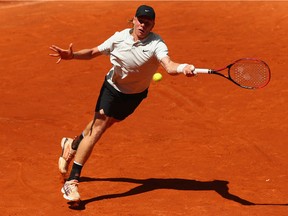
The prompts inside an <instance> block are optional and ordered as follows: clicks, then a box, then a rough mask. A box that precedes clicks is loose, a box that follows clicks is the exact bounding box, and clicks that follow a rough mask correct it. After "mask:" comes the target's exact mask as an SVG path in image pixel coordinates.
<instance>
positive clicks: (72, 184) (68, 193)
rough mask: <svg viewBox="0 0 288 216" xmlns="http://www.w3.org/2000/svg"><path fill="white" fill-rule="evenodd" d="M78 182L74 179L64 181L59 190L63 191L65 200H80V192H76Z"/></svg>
mask: <svg viewBox="0 0 288 216" xmlns="http://www.w3.org/2000/svg"><path fill="white" fill-rule="evenodd" d="M78 184H79V182H78V181H77V180H75V179H73V180H70V181H66V182H65V184H64V185H63V187H62V189H61V192H62V193H63V197H64V198H65V199H66V200H69V201H72V202H78V201H80V194H79V193H78Z"/></svg>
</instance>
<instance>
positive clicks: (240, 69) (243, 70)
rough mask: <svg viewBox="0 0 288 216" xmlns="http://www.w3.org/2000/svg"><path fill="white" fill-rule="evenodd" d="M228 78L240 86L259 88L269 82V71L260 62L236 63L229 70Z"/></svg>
mask: <svg viewBox="0 0 288 216" xmlns="http://www.w3.org/2000/svg"><path fill="white" fill-rule="evenodd" d="M229 72H230V77H231V79H232V80H234V81H235V82H236V83H238V84H239V85H240V86H245V87H251V88H261V87H264V86H265V85H266V84H267V83H268V82H269V80H270V70H269V68H268V67H267V65H266V64H264V63H262V62H258V61H256V62H254V61H244V62H236V63H235V64H234V65H233V66H232V67H231V68H230V71H229Z"/></svg>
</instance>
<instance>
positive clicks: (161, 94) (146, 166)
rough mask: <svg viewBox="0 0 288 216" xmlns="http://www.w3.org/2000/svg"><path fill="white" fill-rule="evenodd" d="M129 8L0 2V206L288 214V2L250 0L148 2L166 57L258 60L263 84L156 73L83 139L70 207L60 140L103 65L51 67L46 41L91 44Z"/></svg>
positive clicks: (149, 215) (189, 215)
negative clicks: (90, 144)
mask: <svg viewBox="0 0 288 216" xmlns="http://www.w3.org/2000/svg"><path fill="white" fill-rule="evenodd" d="M22 3H23V2H22ZM24 3H25V2H24ZM26 3H27V2H26ZM141 3H142V2H141ZM139 4H140V2H95V1H87V2H86V1H84V2H79V1H70V2H67V1H53V2H42V3H35V2H28V4H20V3H19V2H13V3H11V2H2V3H0V73H1V82H0V98H1V106H0V131H1V133H0V141H1V147H0V155H1V168H0V188H1V198H0V212H1V213H0V214H1V215H3V216H8V215H9V216H16V215H17V216H18V215H19V216H20V215H21V216H28V215H29V216H30V215H36V216H42V215H44V216H46V215H55V216H56V215H63V216H64V215H65V216H69V215H73V216H77V215H93V216H94V215H98V216H100V215H101V216H102V215H105V216H118V215H119V216H128V215H129V216H180V215H181V216H194V215H195V216H200V215H201V216H202V215H204V216H206V215H208V216H210V215H211V216H212V215H213V216H215V215H217V216H218V215H221V216H222V215H229V216H230V215H235V216H248V215H249V216H250V215H251V216H252V215H253V216H254V215H257V216H258V215H259V216H266V215H269V216H270V215H271V216H272V215H273V216H274V215H275V216H276V215H277V216H284V215H287V214H288V206H287V203H288V195H287V194H288V182H287V166H288V160H287V149H288V147H287V144H288V138H287V130H288V124H287V122H288V106H287V100H288V88H287V86H288V79H287V68H288V63H287V53H288V48H287V44H288V43H287V35H288V15H287V11H288V2H259V1H258V2H229V1H225V2H200V1H198V2H189V1H188V2H150V3H149V4H150V5H152V6H153V7H154V8H155V10H156V13H157V18H156V26H155V28H154V31H155V32H157V33H159V34H160V35H161V36H162V37H163V39H164V40H165V41H166V43H167V45H168V46H169V50H170V55H171V57H172V58H173V60H175V61H176V62H183V63H184V62H189V63H193V64H194V65H195V66H196V67H210V68H219V67H222V66H226V64H228V63H231V62H232V61H234V60H236V59H239V58H242V57H257V58H260V59H263V60H264V61H266V62H267V63H268V64H269V65H270V67H271V71H272V79H271V82H270V83H269V85H268V86H267V87H265V88H263V89H261V90H256V91H251V90H245V89H241V88H239V87H237V86H236V85H234V84H232V83H231V82H229V81H226V80H225V79H223V78H221V77H218V76H213V75H198V76H197V77H194V78H186V77H184V76H177V77H172V76H169V75H168V74H166V73H165V72H164V71H163V69H162V68H159V72H161V73H163V76H164V78H163V80H162V81H161V82H158V83H155V82H151V86H150V89H149V96H148V98H147V99H146V100H145V101H144V102H143V104H142V105H141V106H140V107H139V109H137V110H136V112H135V113H134V115H132V116H130V117H129V118H128V119H126V120H125V121H124V122H122V123H119V124H116V125H114V126H113V127H112V128H110V129H109V130H108V131H107V133H105V135H104V136H103V137H102V139H101V140H100V142H99V143H98V145H97V146H96V147H95V149H94V152H93V155H92V156H91V158H90V160H89V161H88V162H87V164H86V166H85V168H84V169H83V172H82V176H83V178H82V182H81V184H80V186H79V191H80V193H81V197H82V204H81V206H80V207H79V208H78V209H71V208H69V207H70V205H69V204H67V202H66V201H65V200H64V199H63V198H62V194H61V192H60V189H61V187H62V181H61V178H60V176H59V174H58V168H57V161H58V157H59V155H60V145H59V144H60V140H61V138H62V137H63V136H68V137H74V136H75V135H78V134H79V133H80V132H81V131H82V129H83V128H84V127H85V126H86V123H87V122H88V121H90V119H91V118H92V116H93V111H94V106H95V101H96V99H97V96H98V92H99V89H100V87H101V84H102V81H103V79H104V75H105V74H106V73H107V71H108V70H109V68H110V63H109V58H108V57H107V56H101V57H100V58H97V59H95V60H92V61H62V62H61V63H60V64H58V65H56V64H55V62H56V60H57V59H55V58H51V57H49V55H48V54H49V53H51V52H50V50H49V46H50V45H52V44H55V45H58V46H60V47H63V48H66V47H68V45H69V43H71V42H73V44H74V50H75V51H76V50H79V49H82V48H91V47H94V46H96V45H98V44H100V43H101V42H102V41H104V40H105V39H106V38H108V37H109V36H110V35H112V34H114V32H115V31H118V30H122V29H124V28H127V27H129V26H128V24H127V20H129V19H130V18H132V16H133V15H134V11H135V9H136V7H137V6H138V5H139Z"/></svg>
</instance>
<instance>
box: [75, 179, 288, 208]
mask: <svg viewBox="0 0 288 216" xmlns="http://www.w3.org/2000/svg"><path fill="white" fill-rule="evenodd" d="M89 181H108V182H126V183H133V184H138V186H136V187H134V188H132V189H130V190H128V191H126V192H123V193H115V194H106V195H101V196H97V197H93V198H90V199H86V200H82V201H81V203H80V204H79V205H77V208H74V207H73V208H74V209H77V210H83V209H85V206H86V205H87V204H88V203H91V202H95V201H100V200H104V199H112V198H120V197H126V196H133V195H136V194H141V193H145V192H149V191H153V190H158V189H172V190H191V191H215V192H216V193H218V194H219V195H220V196H221V197H223V198H225V199H228V200H231V201H234V202H237V203H240V204H241V205H283V206H284V205H285V206H287V205H288V204H256V203H253V202H250V201H248V200H245V199H243V198H240V197H239V196H236V195H234V194H231V193H229V187H228V184H229V182H228V181H223V180H214V181H196V180H189V179H178V178H172V179H162V178H149V179H132V178H89V177H82V178H81V182H89ZM71 208H72V207H71Z"/></svg>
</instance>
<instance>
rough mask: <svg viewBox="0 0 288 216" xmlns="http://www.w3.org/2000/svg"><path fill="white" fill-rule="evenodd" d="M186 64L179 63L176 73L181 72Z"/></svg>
mask: <svg viewBox="0 0 288 216" xmlns="http://www.w3.org/2000/svg"><path fill="white" fill-rule="evenodd" d="M187 65H188V64H179V65H178V67H177V73H183V69H184V68H185V67H186V66H187Z"/></svg>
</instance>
